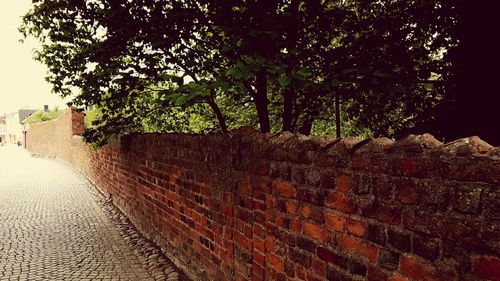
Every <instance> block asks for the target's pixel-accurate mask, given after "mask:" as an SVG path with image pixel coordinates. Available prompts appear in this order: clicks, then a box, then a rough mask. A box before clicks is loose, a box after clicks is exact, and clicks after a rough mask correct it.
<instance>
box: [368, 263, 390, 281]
mask: <svg viewBox="0 0 500 281" xmlns="http://www.w3.org/2000/svg"><path fill="white" fill-rule="evenodd" d="M387 280H389V274H388V273H387V272H385V271H384V270H382V269H381V268H380V267H374V266H371V267H369V268H368V274H367V281H387Z"/></svg>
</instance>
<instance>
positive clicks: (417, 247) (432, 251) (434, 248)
mask: <svg viewBox="0 0 500 281" xmlns="http://www.w3.org/2000/svg"><path fill="white" fill-rule="evenodd" d="M439 252H440V247H439V244H438V242H436V241H434V240H431V239H430V237H422V236H413V253H414V254H416V255H419V256H421V257H423V258H425V259H427V260H430V261H435V260H436V259H437V258H438V257H439Z"/></svg>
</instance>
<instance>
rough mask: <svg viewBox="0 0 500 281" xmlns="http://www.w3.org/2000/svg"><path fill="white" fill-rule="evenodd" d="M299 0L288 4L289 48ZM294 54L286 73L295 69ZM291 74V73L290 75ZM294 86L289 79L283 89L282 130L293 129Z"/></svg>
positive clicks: (294, 43) (295, 32)
mask: <svg viewBox="0 0 500 281" xmlns="http://www.w3.org/2000/svg"><path fill="white" fill-rule="evenodd" d="M299 2H300V1H299V0H292V2H291V4H290V12H291V15H290V22H289V24H288V31H287V33H288V43H289V44H288V45H289V47H290V48H291V49H293V48H296V47H297V40H298V28H299V19H298V13H299ZM295 64H296V59H295V56H290V58H289V60H288V67H287V74H289V75H290V74H291V73H292V72H293V71H294V70H295ZM290 76H291V75H290ZM295 96H296V93H295V87H294V82H293V81H291V82H290V84H288V85H287V86H286V88H285V90H284V91H283V131H290V132H291V131H293V124H292V118H293V117H292V115H293V108H294V102H295Z"/></svg>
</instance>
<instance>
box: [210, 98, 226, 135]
mask: <svg viewBox="0 0 500 281" xmlns="http://www.w3.org/2000/svg"><path fill="white" fill-rule="evenodd" d="M207 103H208V105H210V107H211V108H212V110H213V111H214V114H215V117H216V118H217V121H218V122H219V127H220V130H221V131H222V132H223V133H227V132H228V130H227V124H226V118H224V115H223V114H222V111H221V110H220V107H219V106H218V105H217V103H216V102H215V100H214V99H213V98H212V97H209V98H207Z"/></svg>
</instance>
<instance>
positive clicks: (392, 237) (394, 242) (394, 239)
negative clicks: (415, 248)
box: [387, 229, 411, 252]
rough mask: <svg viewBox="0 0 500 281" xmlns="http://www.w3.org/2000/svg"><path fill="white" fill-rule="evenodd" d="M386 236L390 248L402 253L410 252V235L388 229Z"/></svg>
mask: <svg viewBox="0 0 500 281" xmlns="http://www.w3.org/2000/svg"><path fill="white" fill-rule="evenodd" d="M387 236H388V238H389V240H388V241H389V245H391V246H392V247H394V248H396V249H398V250H400V251H402V252H410V251H411V236H410V235H408V234H404V233H401V232H399V231H395V230H392V229H389V230H388V231H387Z"/></svg>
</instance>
